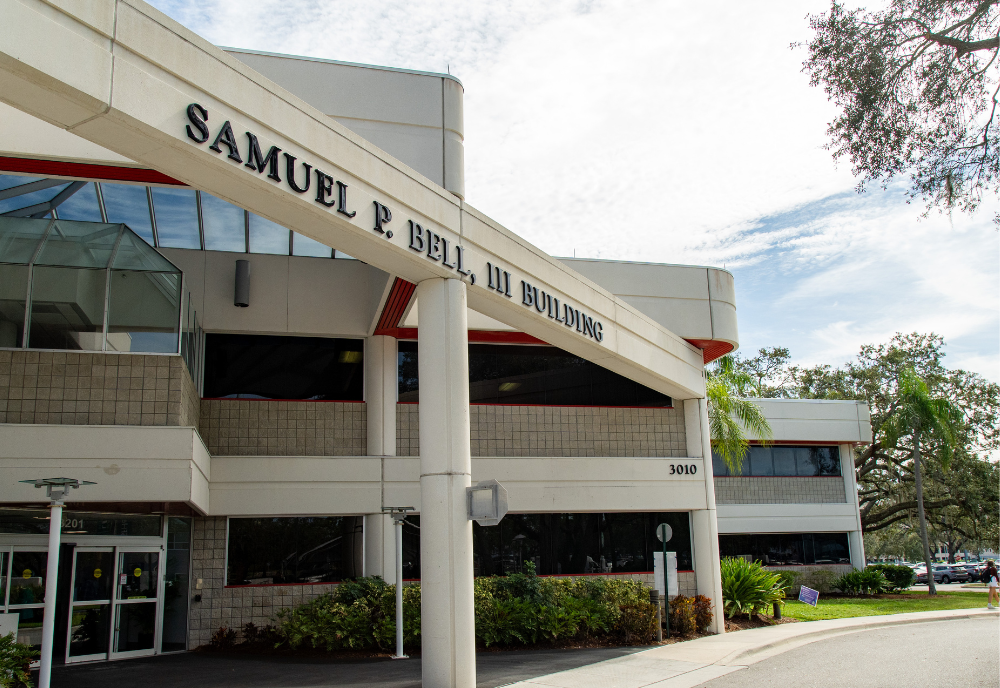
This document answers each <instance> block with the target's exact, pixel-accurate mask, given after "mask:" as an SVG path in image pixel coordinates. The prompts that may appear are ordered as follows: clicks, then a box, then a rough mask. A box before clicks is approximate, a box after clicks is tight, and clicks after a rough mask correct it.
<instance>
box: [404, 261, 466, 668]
mask: <svg viewBox="0 0 1000 688" xmlns="http://www.w3.org/2000/svg"><path fill="white" fill-rule="evenodd" d="M417 303H419V304H420V308H419V310H418V316H417V317H418V330H417V331H418V340H417V341H418V344H419V351H420V354H419V359H418V360H419V364H418V372H419V375H420V568H421V572H420V578H421V581H420V597H421V600H420V615H421V628H420V634H421V654H422V657H423V659H422V672H423V687H424V688H475V685H476V646H475V641H476V630H475V619H474V613H473V599H472V522H471V521H469V519H468V508H467V506H466V491H465V490H466V488H467V487H469V486H470V485H471V481H472V456H471V448H470V446H471V445H470V440H469V433H470V427H469V347H468V322H467V310H466V308H467V306H466V291H465V283H464V282H461V281H459V280H455V279H442V278H433V279H428V280H424V281H423V282H420V284H418V285H417Z"/></svg>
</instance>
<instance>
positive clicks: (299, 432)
mask: <svg viewBox="0 0 1000 688" xmlns="http://www.w3.org/2000/svg"><path fill="white" fill-rule="evenodd" d="M367 423H368V417H367V414H366V410H365V405H364V404H363V403H342V402H314V401H258V400H242V399H203V400H202V402H201V424H200V427H201V437H202V439H203V440H204V441H205V445H206V446H207V447H208V450H209V451H210V452H211V453H212V454H213V455H218V456H364V455H365V453H366V451H367V444H368V430H367V427H368V425H367Z"/></svg>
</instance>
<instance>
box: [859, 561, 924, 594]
mask: <svg viewBox="0 0 1000 688" xmlns="http://www.w3.org/2000/svg"><path fill="white" fill-rule="evenodd" d="M868 570H872V571H880V572H881V573H882V575H883V576H885V579H886V580H887V581H888V582H889V590H891V591H896V590H906V589H907V588H908V587H910V586H911V585H913V581H914V580H915V579H916V574H914V573H913V569H911V568H910V567H909V566H899V565H897V564H872V565H871V566H867V567H865V571H868Z"/></svg>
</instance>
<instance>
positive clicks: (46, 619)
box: [21, 478, 97, 688]
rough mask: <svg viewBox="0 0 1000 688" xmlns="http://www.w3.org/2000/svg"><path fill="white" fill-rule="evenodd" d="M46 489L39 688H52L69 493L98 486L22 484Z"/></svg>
mask: <svg viewBox="0 0 1000 688" xmlns="http://www.w3.org/2000/svg"><path fill="white" fill-rule="evenodd" d="M21 482H22V483H28V484H29V485H34V486H35V487H44V488H45V494H46V496H47V497H48V498H49V554H48V561H47V564H46V567H45V611H44V612H43V613H42V656H41V660H40V662H39V667H38V688H49V683H50V681H51V679H52V639H53V636H54V635H55V629H56V591H57V590H58V589H59V587H58V585H59V580H58V579H59V541H60V535H61V534H62V510H63V505H64V503H65V499H66V493H67V492H69V491H70V490H75V489H77V488H78V487H80V485H96V484H97V483H92V482H90V481H88V480H77V479H75V478H38V479H36V480H22V481H21Z"/></svg>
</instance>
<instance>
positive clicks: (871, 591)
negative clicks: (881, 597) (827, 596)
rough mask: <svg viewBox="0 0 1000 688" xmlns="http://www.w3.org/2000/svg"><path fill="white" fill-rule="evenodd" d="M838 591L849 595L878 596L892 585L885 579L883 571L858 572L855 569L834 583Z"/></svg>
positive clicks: (867, 570)
mask: <svg viewBox="0 0 1000 688" xmlns="http://www.w3.org/2000/svg"><path fill="white" fill-rule="evenodd" d="M833 587H834V589H836V590H840V591H841V592H845V593H847V594H848V595H878V594H879V593H882V592H885V591H886V590H888V589H889V588H890V587H891V585H890V583H889V581H887V580H886V579H885V576H883V575H882V572H881V571H876V570H874V569H872V568H871V567H869V568H866V569H863V570H860V571H859V570H858V569H854V570H853V571H851V572H850V573H845V574H844V575H843V576H841V577H840V578H838V579H837V580H835V581H833Z"/></svg>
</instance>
